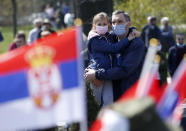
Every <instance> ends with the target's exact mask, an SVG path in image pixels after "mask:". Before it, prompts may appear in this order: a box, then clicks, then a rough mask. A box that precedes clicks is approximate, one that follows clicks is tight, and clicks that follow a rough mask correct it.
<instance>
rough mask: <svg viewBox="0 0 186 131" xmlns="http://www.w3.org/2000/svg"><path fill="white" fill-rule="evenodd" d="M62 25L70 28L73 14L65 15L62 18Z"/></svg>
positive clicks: (72, 22)
mask: <svg viewBox="0 0 186 131" xmlns="http://www.w3.org/2000/svg"><path fill="white" fill-rule="evenodd" d="M64 23H65V24H66V26H67V27H71V26H73V25H74V14H72V13H69V12H68V13H66V14H65V17H64Z"/></svg>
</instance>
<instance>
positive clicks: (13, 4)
mask: <svg viewBox="0 0 186 131" xmlns="http://www.w3.org/2000/svg"><path fill="white" fill-rule="evenodd" d="M12 8H13V10H12V19H13V33H14V36H15V35H16V33H17V3H16V0H12Z"/></svg>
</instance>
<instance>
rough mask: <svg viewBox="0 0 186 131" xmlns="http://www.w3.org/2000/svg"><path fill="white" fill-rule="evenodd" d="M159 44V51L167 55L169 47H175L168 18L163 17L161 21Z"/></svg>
mask: <svg viewBox="0 0 186 131" xmlns="http://www.w3.org/2000/svg"><path fill="white" fill-rule="evenodd" d="M161 24H162V25H161V27H160V30H161V44H162V49H161V51H163V52H165V53H167V52H168V50H169V48H170V47H171V46H174V45H175V41H174V37H173V31H172V26H170V25H169V18H168V17H163V18H162V19H161Z"/></svg>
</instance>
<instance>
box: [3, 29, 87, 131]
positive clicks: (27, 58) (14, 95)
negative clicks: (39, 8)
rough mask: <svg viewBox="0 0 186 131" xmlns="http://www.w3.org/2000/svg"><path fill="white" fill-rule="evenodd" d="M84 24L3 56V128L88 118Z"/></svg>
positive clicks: (38, 125) (24, 127)
mask: <svg viewBox="0 0 186 131" xmlns="http://www.w3.org/2000/svg"><path fill="white" fill-rule="evenodd" d="M81 42H82V41H81V28H80V27H73V28H71V29H68V30H66V31H62V32H59V33H57V35H56V34H55V35H50V36H47V37H46V38H42V39H40V40H38V41H37V42H35V43H34V44H32V45H31V46H24V47H21V48H19V49H15V50H13V51H11V52H8V53H5V54H3V55H0V130H24V129H41V128H47V127H51V126H55V125H56V124H57V123H58V122H79V121H83V120H86V116H85V112H86V108H85V93H84V86H83V85H84V84H83V83H84V82H83V80H82V78H83V76H82V74H83V70H82V69H81V68H82V62H81V58H80V45H81Z"/></svg>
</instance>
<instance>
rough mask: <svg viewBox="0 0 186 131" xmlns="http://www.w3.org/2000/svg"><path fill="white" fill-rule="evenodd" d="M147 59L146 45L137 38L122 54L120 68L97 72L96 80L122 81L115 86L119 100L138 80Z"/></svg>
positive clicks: (115, 95)
mask: <svg viewBox="0 0 186 131" xmlns="http://www.w3.org/2000/svg"><path fill="white" fill-rule="evenodd" d="M144 57H145V44H144V42H143V41H142V40H141V39H140V38H135V39H133V40H132V41H131V43H130V44H129V46H128V47H127V48H126V49H125V50H124V51H123V52H122V53H121V58H120V61H121V62H120V66H117V67H113V68H111V69H108V70H104V69H99V70H97V71H96V78H97V79H100V80H120V81H119V82H117V84H115V85H114V87H113V88H114V89H113V90H114V97H115V100H116V99H117V98H119V97H120V96H121V95H122V94H123V93H124V92H125V91H126V90H127V89H128V88H129V87H131V86H132V85H133V84H134V83H135V82H136V81H137V80H138V79H139V76H140V73H141V69H142V66H143V61H144Z"/></svg>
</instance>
